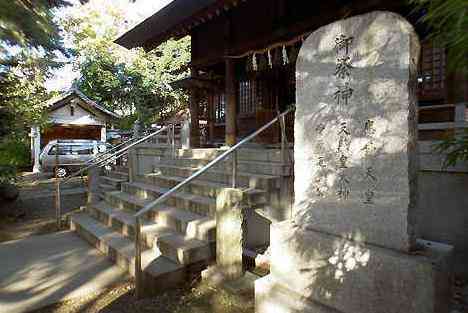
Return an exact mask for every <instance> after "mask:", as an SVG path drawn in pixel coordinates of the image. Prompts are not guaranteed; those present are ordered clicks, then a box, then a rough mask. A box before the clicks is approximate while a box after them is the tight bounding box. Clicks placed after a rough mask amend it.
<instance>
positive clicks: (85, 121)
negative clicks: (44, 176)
mask: <svg viewBox="0 0 468 313" xmlns="http://www.w3.org/2000/svg"><path fill="white" fill-rule="evenodd" d="M47 107H48V109H47V111H48V121H49V122H50V127H47V128H46V129H44V130H41V129H39V128H38V127H32V128H31V152H32V158H33V162H34V171H39V163H38V162H37V161H36V160H37V159H38V158H39V154H40V151H41V149H42V148H43V147H44V146H45V145H46V144H47V143H48V142H49V141H51V140H55V139H90V140H100V141H106V137H107V127H108V126H109V125H111V124H112V123H113V122H115V121H116V120H118V119H120V116H119V115H118V114H116V113H114V112H111V111H109V110H107V109H106V108H104V107H103V106H101V105H99V104H98V103H96V102H95V101H93V100H91V99H89V98H88V97H87V96H86V95H85V94H83V93H82V92H81V91H80V90H78V89H70V90H69V91H67V92H65V93H63V94H61V95H60V96H59V97H57V98H53V99H51V100H50V101H49V103H48V105H47Z"/></svg>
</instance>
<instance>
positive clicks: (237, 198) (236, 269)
mask: <svg viewBox="0 0 468 313" xmlns="http://www.w3.org/2000/svg"><path fill="white" fill-rule="evenodd" d="M249 207H250V203H249V197H248V195H247V193H245V192H243V191H242V190H239V189H233V188H226V189H224V190H223V191H221V193H220V194H219V195H218V197H217V198H216V223H217V225H216V264H217V267H218V268H220V269H221V270H222V271H223V276H224V277H226V278H227V279H237V278H240V277H241V276H242V275H243V274H244V269H243V265H242V255H243V248H244V244H245V239H246V238H245V233H246V212H247V210H249Z"/></svg>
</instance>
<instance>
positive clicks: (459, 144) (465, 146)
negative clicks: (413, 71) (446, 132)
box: [409, 0, 468, 167]
mask: <svg viewBox="0 0 468 313" xmlns="http://www.w3.org/2000/svg"><path fill="white" fill-rule="evenodd" d="M409 2H410V3H411V4H412V5H415V7H416V9H415V10H421V11H422V12H423V13H424V15H423V16H422V18H421V22H422V23H425V24H426V25H428V26H429V28H430V31H431V35H430V36H431V38H432V39H433V40H434V41H435V42H436V43H437V44H438V45H439V46H441V47H446V48H447V53H448V62H449V63H448V65H449V70H452V71H454V70H456V71H463V70H464V71H468V66H467V65H468V1H467V0H409ZM434 150H435V151H436V152H439V153H444V154H447V155H446V158H445V161H444V164H443V165H444V166H445V167H447V166H454V165H456V163H457V162H459V161H468V135H467V134H465V135H464V136H461V137H457V138H453V139H447V140H444V141H442V142H441V143H439V144H437V145H435V147H434Z"/></svg>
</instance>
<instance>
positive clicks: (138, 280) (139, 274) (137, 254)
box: [134, 106, 295, 298]
mask: <svg viewBox="0 0 468 313" xmlns="http://www.w3.org/2000/svg"><path fill="white" fill-rule="evenodd" d="M294 110H295V107H294V106H292V107H290V108H289V109H287V110H286V111H285V112H283V113H279V114H278V116H277V117H276V118H274V119H273V120H271V121H270V122H268V123H267V124H265V125H264V126H262V127H261V128H259V129H258V130H256V131H255V132H254V133H252V134H251V135H249V136H247V137H245V138H244V139H242V140H241V141H239V142H238V143H237V144H235V145H234V146H232V147H231V148H229V149H228V150H226V151H225V152H223V153H222V154H221V155H219V156H218V157H216V158H215V159H214V160H212V161H211V162H209V163H208V164H207V165H205V166H204V167H203V168H201V169H200V170H198V171H197V172H196V173H194V174H193V175H191V176H190V177H188V178H187V179H185V180H184V181H183V182H181V183H179V184H177V185H176V186H175V187H173V188H172V189H170V190H169V191H167V192H166V193H164V194H163V195H162V196H160V197H159V198H158V199H156V200H154V201H152V202H151V203H148V204H147V205H145V206H144V207H143V208H142V209H141V210H140V211H138V212H137V213H136V214H135V215H134V217H135V285H136V296H137V298H140V297H141V296H142V289H141V288H142V286H141V281H142V268H141V244H140V239H141V225H142V223H141V217H142V215H144V214H146V213H148V212H149V211H151V210H153V209H154V208H155V207H156V206H157V205H159V204H162V203H163V202H164V201H165V200H166V199H167V198H169V197H170V196H171V195H172V194H174V193H175V192H177V191H178V190H179V189H181V188H182V187H184V186H185V185H187V184H189V183H191V182H192V181H193V180H195V179H197V178H198V177H199V176H201V175H203V174H205V173H206V172H207V171H208V170H209V169H211V168H212V167H213V166H215V165H217V164H218V163H220V162H221V161H223V160H225V159H226V158H227V157H229V156H230V155H231V154H233V164H232V176H233V177H232V187H233V188H236V185H237V183H236V176H237V150H238V149H239V148H240V147H241V146H243V145H244V144H246V143H248V142H249V141H251V140H252V139H254V138H255V137H257V136H258V135H259V134H260V133H262V132H263V131H265V130H266V129H268V128H269V127H270V126H272V125H273V124H275V123H276V122H279V123H280V126H281V150H282V151H281V157H282V160H283V161H284V160H285V159H284V157H285V151H283V150H285V149H286V137H285V136H286V131H285V116H286V115H287V114H289V113H291V112H292V111H294Z"/></svg>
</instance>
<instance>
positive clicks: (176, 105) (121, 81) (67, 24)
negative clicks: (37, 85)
mask: <svg viewBox="0 0 468 313" xmlns="http://www.w3.org/2000/svg"><path fill="white" fill-rule="evenodd" d="M125 13H126V12H125V11H124V7H122V6H119V5H117V4H115V3H103V2H102V1H97V0H91V1H89V3H87V4H85V5H83V6H82V7H80V8H79V9H76V10H70V13H69V14H67V15H66V16H64V18H62V20H61V24H62V27H63V28H64V30H65V33H66V34H67V35H68V40H69V41H70V42H72V43H73V44H72V46H73V54H74V56H75V61H74V67H75V69H76V70H78V71H79V72H80V78H79V79H78V80H77V81H76V82H75V85H76V87H78V88H79V89H81V90H82V91H83V92H84V93H85V94H87V95H88V96H89V97H91V98H93V99H94V100H96V101H98V102H99V103H101V104H102V105H104V106H105V107H107V108H108V109H111V110H114V111H117V112H120V113H123V114H124V115H135V118H139V119H140V120H141V121H143V122H152V121H155V120H157V119H159V118H161V117H163V116H165V115H168V114H171V113H173V112H174V111H177V110H179V109H180V108H181V107H183V106H184V104H185V103H186V96H185V94H184V93H183V92H181V91H179V90H174V89H173V88H172V87H171V86H170V83H171V82H173V81H175V80H178V79H180V78H182V77H184V76H186V75H187V74H188V66H187V64H188V62H189V61H190V41H189V39H188V38H184V39H182V40H179V41H168V42H167V43H165V44H163V45H161V46H160V47H158V48H157V49H155V50H153V51H151V52H149V53H146V52H145V51H143V49H133V50H131V51H129V50H127V49H125V48H123V47H121V46H119V45H117V44H115V43H113V41H114V40H115V39H116V38H117V37H118V36H119V34H121V33H122V32H123V30H127V29H128V28H129V26H130V24H134V22H135V21H128V20H127V19H126V18H128V17H126V14H125Z"/></svg>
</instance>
